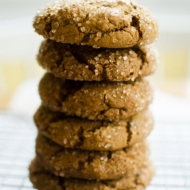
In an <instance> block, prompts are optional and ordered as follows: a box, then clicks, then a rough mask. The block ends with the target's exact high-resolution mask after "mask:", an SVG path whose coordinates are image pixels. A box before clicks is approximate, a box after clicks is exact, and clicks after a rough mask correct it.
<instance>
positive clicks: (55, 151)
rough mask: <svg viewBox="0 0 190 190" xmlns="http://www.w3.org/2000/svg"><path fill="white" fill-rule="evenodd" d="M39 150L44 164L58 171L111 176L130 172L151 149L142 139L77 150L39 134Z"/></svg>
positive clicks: (86, 176)
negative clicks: (117, 147)
mask: <svg viewBox="0 0 190 190" xmlns="http://www.w3.org/2000/svg"><path fill="white" fill-rule="evenodd" d="M36 154H37V156H38V158H39V159H40V161H41V163H42V164H43V166H44V167H45V168H46V169H48V170H49V171H51V172H52V173H54V174H55V175H59V176H62V177H72V178H82V179H90V180H92V179H100V180H110V179H117V178H119V177H122V176H124V175H129V174H131V172H133V170H134V169H135V168H136V167H138V166H139V164H141V163H142V161H144V160H146V159H147V157H148V156H149V149H148V146H147V144H146V143H144V142H141V143H136V144H135V145H133V146H131V147H129V148H125V149H123V150H118V151H114V152H110V151H107V152H106V151H104V152H97V151H84V150H77V149H75V150H74V149H67V148H64V147H62V146H60V145H58V144H56V143H54V142H53V141H51V140H49V139H48V138H46V137H44V136H42V135H38V137H37V140H36Z"/></svg>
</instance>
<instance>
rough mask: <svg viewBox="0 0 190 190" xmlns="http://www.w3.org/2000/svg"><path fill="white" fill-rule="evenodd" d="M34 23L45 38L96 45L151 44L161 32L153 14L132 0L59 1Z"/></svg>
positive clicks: (48, 7)
mask: <svg viewBox="0 0 190 190" xmlns="http://www.w3.org/2000/svg"><path fill="white" fill-rule="evenodd" d="M33 26H34V28H35V31H36V32H37V33H38V34H40V35H42V36H43V37H44V38H48V39H52V40H55V41H57V42H62V43H69V44H78V45H89V46H93V47H94V48H98V47H106V48H127V47H132V46H134V45H137V44H138V45H139V44H141V45H142V44H150V43H152V42H153V41H154V40H155V39H156V38H157V35H158V26H157V22H156V21H155V19H154V17H153V16H152V14H151V13H150V12H149V11H148V10H146V9H144V8H142V7H140V6H139V5H137V4H135V3H133V2H131V1H129V0H127V1H122V0H107V1H104V0H95V1H94V0H89V1H85V0H83V1H76V0H75V1H69V0H67V1H63V0H62V1H58V2H55V3H52V4H49V5H47V6H46V7H45V8H44V9H43V10H41V11H40V12H39V13H38V14H37V16H36V17H35V19H34V24H33Z"/></svg>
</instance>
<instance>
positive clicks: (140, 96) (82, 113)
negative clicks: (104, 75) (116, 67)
mask: <svg viewBox="0 0 190 190" xmlns="http://www.w3.org/2000/svg"><path fill="white" fill-rule="evenodd" d="M39 94H40V97H41V100H42V104H43V105H44V106H46V107H49V108H50V109H52V110H54V111H60V112H63V113H65V114H66V115H71V116H78V117H82V118H87V119H90V120H110V121H112V120H116V119H126V118H129V117H131V116H134V115H135V114H137V113H139V112H140V111H142V110H145V109H147V107H148V105H149V104H150V103H151V101H152V89H151V87H150V84H149V83H148V82H147V81H146V80H144V79H137V80H136V81H134V82H86V81H85V82H84V81H70V80H64V79H60V78H56V77H54V76H53V75H52V74H49V73H46V74H45V75H44V77H43V78H42V80H41V81H40V84H39Z"/></svg>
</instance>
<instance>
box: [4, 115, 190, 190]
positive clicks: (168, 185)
mask: <svg viewBox="0 0 190 190" xmlns="http://www.w3.org/2000/svg"><path fill="white" fill-rule="evenodd" d="M35 136H36V128H35V126H34V124H33V122H32V119H31V118H26V117H22V116H18V115H15V114H12V113H7V112H0V190H29V189H30V190H31V189H33V188H32V184H31V183H30V181H29V179H28V165H29V163H30V161H31V159H32V158H33V156H34V146H35V144H34V142H35V141H34V139H35ZM149 142H150V145H151V151H152V160H153V162H154V165H155V168H156V176H155V177H154V179H153V181H152V183H151V185H150V186H149V187H148V188H147V190H190V120H189V121H188V120H187V121H184V120H183V121H180V120H176V119H174V118H172V119H170V120H166V121H161V120H160V121H156V125H155V129H154V131H153V132H152V134H151V136H150V137H149Z"/></svg>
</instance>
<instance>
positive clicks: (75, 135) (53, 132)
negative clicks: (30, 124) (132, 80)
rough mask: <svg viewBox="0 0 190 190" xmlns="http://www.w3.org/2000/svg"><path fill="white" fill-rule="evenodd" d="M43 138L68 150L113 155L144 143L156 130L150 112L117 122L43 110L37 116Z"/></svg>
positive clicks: (40, 109)
mask: <svg viewBox="0 0 190 190" xmlns="http://www.w3.org/2000/svg"><path fill="white" fill-rule="evenodd" d="M34 121H35V123H36V126H37V127H38V130H39V132H40V133H41V134H43V135H45V136H46V137H48V138H49V139H51V140H52V141H54V142H56V143H58V144H60V145H61V146H64V147H65V148H74V149H75V148H77V149H83V150H97V151H113V150H119V149H122V148H125V147H127V146H131V145H133V144H135V143H137V142H140V141H143V140H144V139H145V138H146V137H147V136H148V135H149V133H150V132H151V130H152V128H153V117H152V114H151V113H150V111H148V110H146V111H142V112H140V113H139V114H137V115H135V116H133V117H131V118H128V119H125V120H117V121H113V122H110V121H98V120H97V121H91V120H86V119H81V118H78V117H69V116H66V115H65V114H63V113H60V112H53V111H51V110H49V109H48V108H45V107H43V106H41V107H40V108H39V109H38V111H37V112H36V113H35V115H34Z"/></svg>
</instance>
